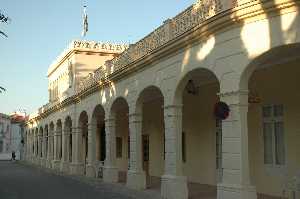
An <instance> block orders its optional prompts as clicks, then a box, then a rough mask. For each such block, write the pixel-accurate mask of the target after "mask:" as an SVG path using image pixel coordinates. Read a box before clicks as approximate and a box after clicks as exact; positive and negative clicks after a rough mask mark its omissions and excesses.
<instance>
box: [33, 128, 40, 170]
mask: <svg viewBox="0 0 300 199" xmlns="http://www.w3.org/2000/svg"><path fill="white" fill-rule="evenodd" d="M38 143H39V140H38V134H35V135H34V163H35V164H37V163H38V161H37V160H38V147H39V146H38Z"/></svg>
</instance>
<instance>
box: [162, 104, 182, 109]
mask: <svg viewBox="0 0 300 199" xmlns="http://www.w3.org/2000/svg"><path fill="white" fill-rule="evenodd" d="M182 107H183V104H169V105H165V106H163V108H164V109H165V110H168V109H182Z"/></svg>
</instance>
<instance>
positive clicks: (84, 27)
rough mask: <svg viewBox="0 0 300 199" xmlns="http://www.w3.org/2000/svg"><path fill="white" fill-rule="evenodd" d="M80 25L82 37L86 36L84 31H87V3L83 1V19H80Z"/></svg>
mask: <svg viewBox="0 0 300 199" xmlns="http://www.w3.org/2000/svg"><path fill="white" fill-rule="evenodd" d="M82 26H83V30H82V33H81V36H82V37H85V36H86V33H87V32H88V15H87V4H85V3H84V5H83V20H82Z"/></svg>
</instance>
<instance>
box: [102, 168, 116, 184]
mask: <svg viewBox="0 0 300 199" xmlns="http://www.w3.org/2000/svg"><path fill="white" fill-rule="evenodd" d="M118 180H119V171H118V168H116V167H108V166H105V167H103V181H104V182H109V183H116V182H118Z"/></svg>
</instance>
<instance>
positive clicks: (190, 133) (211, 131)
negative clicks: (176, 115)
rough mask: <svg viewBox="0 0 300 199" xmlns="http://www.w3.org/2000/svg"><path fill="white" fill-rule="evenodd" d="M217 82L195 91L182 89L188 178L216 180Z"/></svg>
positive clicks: (206, 180)
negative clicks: (215, 107)
mask: <svg viewBox="0 0 300 199" xmlns="http://www.w3.org/2000/svg"><path fill="white" fill-rule="evenodd" d="M218 87H219V86H218V84H217V83H214V84H208V85H204V86H201V87H200V88H199V94H198V95H191V94H188V93H187V92H184V97H183V132H184V133H185V136H186V162H185V163H184V167H183V170H184V174H185V175H186V176H187V177H188V181H190V182H198V183H202V184H210V185H215V184H216V128H215V125H216V119H215V117H214V114H213V111H214V105H215V103H216V93H217V92H218Z"/></svg>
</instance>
